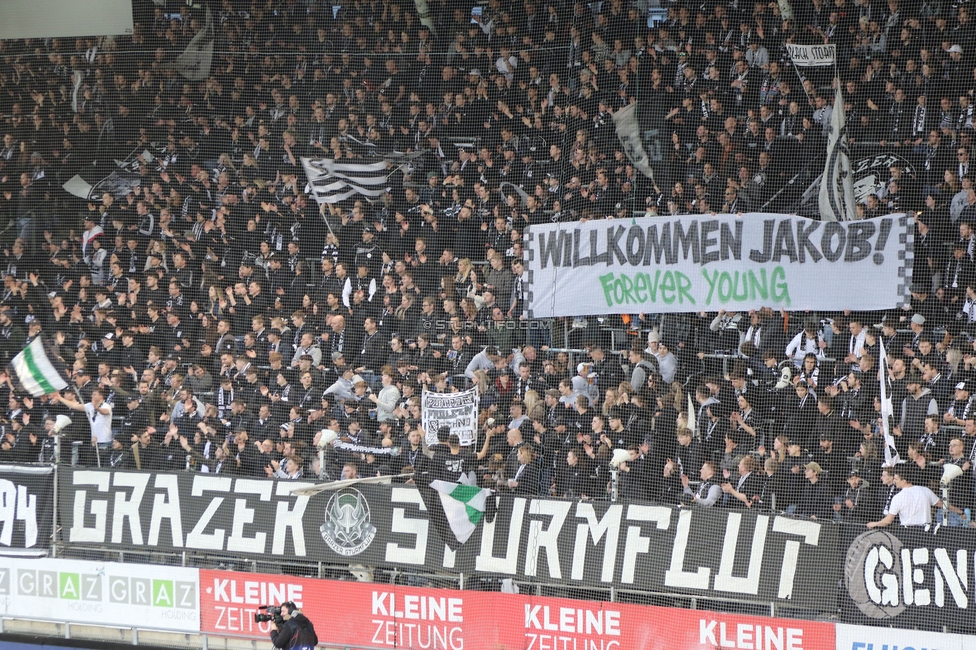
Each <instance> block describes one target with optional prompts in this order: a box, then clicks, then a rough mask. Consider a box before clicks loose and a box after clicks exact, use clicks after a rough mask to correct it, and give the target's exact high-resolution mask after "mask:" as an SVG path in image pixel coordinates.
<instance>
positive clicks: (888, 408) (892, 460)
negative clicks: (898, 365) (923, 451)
mask: <svg viewBox="0 0 976 650" xmlns="http://www.w3.org/2000/svg"><path fill="white" fill-rule="evenodd" d="M878 345H879V351H878V356H879V358H880V359H879V363H878V382H879V383H880V385H881V429H882V431H883V432H884V442H885V465H889V466H891V465H894V464H896V463H900V462H901V457H900V456H899V455H898V449H897V447H895V437H894V436H893V435H892V434H891V418H893V417H894V415H895V409H894V406H893V405H892V403H891V395H889V394H888V353H887V352H885V346H884V341H882V340H881V339H878Z"/></svg>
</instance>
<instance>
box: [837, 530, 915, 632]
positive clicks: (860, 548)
mask: <svg viewBox="0 0 976 650" xmlns="http://www.w3.org/2000/svg"><path fill="white" fill-rule="evenodd" d="M901 547H902V544H901V540H899V539H898V538H897V537H895V536H894V535H892V534H891V533H888V532H886V531H883V530H872V531H868V532H866V533H862V534H861V535H859V536H858V537H857V539H855V540H854V543H852V544H851V546H850V548H849V549H847V560H846V562H845V564H844V581H845V583H846V585H847V593H848V595H849V596H850V598H851V600H852V601H854V604H855V605H857V608H858V609H860V610H861V611H862V612H864V614H865V615H866V616H868V617H869V618H874V619H887V618H895V617H896V616H898V615H899V614H901V613H902V612H903V611H905V605H904V603H902V602H901V597H900V594H899V593H898V592H899V589H898V581H897V579H895V580H891V579H890V576H899V575H900V574H901ZM886 575H887V576H889V579H886V578H885V576H886Z"/></svg>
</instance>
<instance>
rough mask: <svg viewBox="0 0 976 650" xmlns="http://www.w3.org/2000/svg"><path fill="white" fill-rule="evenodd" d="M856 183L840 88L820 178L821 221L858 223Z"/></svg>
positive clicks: (835, 99)
mask: <svg viewBox="0 0 976 650" xmlns="http://www.w3.org/2000/svg"><path fill="white" fill-rule="evenodd" d="M856 219H857V209H856V207H855V202H854V180H853V177H852V176H851V157H850V150H849V149H848V148H847V127H846V126H845V119H844V98H843V97H841V94H840V86H838V87H837V92H836V94H835V95H834V109H833V112H832V114H831V117H830V128H829V134H828V137H827V162H826V163H824V173H823V176H822V177H821V178H820V220H821V221H855V220H856Z"/></svg>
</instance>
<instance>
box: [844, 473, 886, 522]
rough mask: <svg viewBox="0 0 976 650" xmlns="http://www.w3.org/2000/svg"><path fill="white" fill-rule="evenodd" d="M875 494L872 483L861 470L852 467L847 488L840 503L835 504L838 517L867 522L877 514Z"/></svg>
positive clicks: (850, 520) (845, 519) (849, 520)
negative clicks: (863, 475) (862, 474)
mask: <svg viewBox="0 0 976 650" xmlns="http://www.w3.org/2000/svg"><path fill="white" fill-rule="evenodd" d="M874 497H875V494H874V491H873V490H872V489H871V484H870V483H869V482H868V480H867V479H865V478H863V477H862V476H861V472H860V471H859V470H857V469H852V470H851V471H850V473H849V474H848V475H847V489H846V490H845V491H844V494H843V495H842V496H841V497H840V503H835V504H834V512H836V513H837V517H838V518H839V519H841V520H842V521H845V522H850V523H866V522H868V521H870V520H871V518H872V517H873V516H874V514H875V509H876V508H877V506H876V505H875V498H874Z"/></svg>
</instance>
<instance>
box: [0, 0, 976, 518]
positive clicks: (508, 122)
mask: <svg viewBox="0 0 976 650" xmlns="http://www.w3.org/2000/svg"><path fill="white" fill-rule="evenodd" d="M427 4H428V6H429V8H430V16H431V18H430V19H429V20H428V21H427V22H421V20H420V19H419V18H418V17H417V14H416V10H415V8H414V7H413V6H412V4H411V3H403V2H402V1H397V0H383V1H382V2H381V1H380V0H372V1H367V0H357V1H356V2H345V3H343V4H342V5H341V6H338V7H332V6H331V5H329V4H326V3H321V2H316V1H314V0H267V1H262V2H257V1H255V2H240V1H237V0H223V1H222V2H221V3H219V5H217V4H214V6H213V19H214V23H215V27H216V28H215V33H216V44H215V55H214V58H213V63H212V69H211V72H210V74H209V76H208V77H207V78H206V79H205V80H202V81H194V82H191V81H187V80H186V79H184V78H183V77H182V76H181V74H180V72H179V70H178V69H177V66H174V65H173V63H174V61H175V60H176V58H177V56H178V55H179V54H181V53H182V52H183V51H184V48H185V47H186V45H187V43H188V42H189V40H190V39H191V38H192V37H193V36H194V35H195V34H196V33H197V32H198V31H199V30H201V29H204V26H205V18H204V14H203V12H202V11H201V10H199V9H196V10H191V9H189V8H188V7H186V6H185V5H181V6H180V7H179V8H178V9H176V8H174V9H172V11H174V12H175V13H168V11H169V10H168V9H166V8H164V7H159V6H157V5H156V4H155V3H152V2H148V1H144V0H135V2H134V6H135V9H136V21H135V22H136V28H135V30H134V33H133V35H131V36H125V37H116V38H114V39H95V38H90V39H79V40H77V41H67V40H59V39H48V40H43V41H40V40H29V41H4V42H0V56H2V63H0V113H2V115H3V118H2V123H0V131H2V134H3V147H2V148H0V182H2V191H0V212H2V214H3V215H4V218H5V219H6V220H7V221H8V222H9V225H8V227H7V230H5V231H4V232H3V234H2V236H3V237H4V240H3V258H2V260H0V265H2V269H0V271H2V275H3V279H4V287H3V296H2V298H0V303H2V304H0V362H2V363H3V364H6V363H8V362H9V361H10V359H11V358H12V357H13V356H14V355H16V354H17V353H18V352H19V351H20V350H21V349H22V348H23V347H24V346H25V344H26V343H27V342H29V341H31V340H33V338H35V337H38V336H44V337H45V338H46V339H48V340H49V342H50V343H51V345H53V346H54V347H55V349H57V350H58V351H59V353H60V355H61V356H62V357H63V358H64V359H65V360H66V361H67V363H68V365H69V367H70V372H71V378H72V381H73V383H74V386H73V387H72V388H73V389H77V390H76V391H75V390H69V391H63V392H62V393H63V395H57V394H55V395H52V396H45V397H38V398H30V397H28V396H26V395H24V394H23V393H18V392H17V390H16V389H15V388H14V385H15V384H14V382H12V381H10V379H11V378H10V377H8V376H6V375H4V376H3V377H2V379H3V388H2V390H3V392H4V393H6V395H5V396H6V397H7V399H8V408H7V410H6V412H5V413H4V414H3V415H4V420H5V421H4V422H3V434H4V437H3V441H2V444H0V461H2V462H7V461H15V462H35V461H38V460H41V461H44V462H50V461H52V460H54V459H55V458H60V460H61V462H68V453H69V449H71V447H72V446H69V445H68V442H70V441H71V440H74V441H76V442H80V443H81V444H77V445H73V447H74V450H75V453H74V454H72V456H74V455H76V456H77V458H76V459H73V461H74V462H78V463H82V464H99V465H101V466H103V467H120V468H129V469H142V470H156V471H170V470H183V469H189V470H192V471H206V472H212V473H229V474H241V475H247V476H276V477H279V478H298V477H302V476H304V477H305V478H308V477H310V476H321V477H324V478H329V479H337V478H340V477H345V478H352V477H355V476H363V475H369V476H372V475H376V474H400V473H404V472H409V471H410V470H411V469H420V468H426V469H427V470H428V471H430V472H433V473H435V474H437V475H438V476H440V477H442V478H447V479H449V480H450V479H453V480H457V478H458V477H459V476H460V474H462V473H467V472H468V471H473V472H474V473H475V475H476V476H477V478H478V480H479V481H481V482H482V483H484V484H486V485H489V486H492V487H497V488H499V489H501V490H512V491H514V492H516V493H519V494H525V495H555V496H566V497H573V498H606V497H607V496H608V494H610V493H611V492H613V491H617V492H619V494H620V495H621V496H622V497H623V498H628V499H630V498H633V499H649V500H655V501H661V502H669V503H686V504H689V505H691V504H696V505H697V506H701V507H708V506H713V507H720V506H724V507H732V508H767V509H776V510H780V511H783V510H786V511H789V512H794V513H796V514H797V515H802V516H814V517H817V518H818V519H840V520H845V521H856V522H868V521H875V520H881V521H884V517H885V515H888V514H891V513H892V510H891V501H892V497H893V496H895V492H896V489H897V488H903V487H908V486H910V485H917V486H926V485H930V486H936V483H937V482H938V478H939V476H940V475H941V466H942V465H944V464H947V463H951V464H958V465H959V466H960V467H961V468H963V470H964V477H963V478H962V479H960V480H957V481H956V482H954V483H953V488H952V493H951V495H950V498H949V500H948V501H949V510H948V512H949V523H950V524H952V525H968V524H969V515H968V508H969V507H970V504H971V503H972V502H973V499H974V484H973V480H972V477H973V470H974V467H973V464H974V454H976V446H974V442H976V397H974V393H976V344H974V342H973V337H972V335H973V334H976V271H974V264H973V263H974V256H976V237H974V236H973V230H972V223H973V222H974V221H976V192H974V190H973V189H972V178H973V174H974V173H976V170H973V171H972V172H971V171H969V167H968V164H969V155H970V152H971V151H972V148H971V147H972V142H971V135H972V133H973V131H972V129H973V124H972V106H971V100H972V92H973V90H972V88H973V77H974V75H973V74H970V73H969V72H967V70H972V67H973V66H972V65H971V64H970V63H968V62H969V61H970V59H971V57H972V54H973V53H972V52H971V51H967V50H968V48H969V46H970V43H971V42H972V39H971V38H968V37H969V36H970V35H972V34H973V30H972V29H971V23H970V18H969V16H968V7H967V6H966V5H965V4H962V5H959V6H955V5H950V4H948V3H929V2H926V3H909V2H905V3H899V2H898V0H890V1H889V2H887V3H881V2H872V1H871V0H857V1H856V2H852V3H849V2H845V0H834V1H833V2H813V3H795V4H796V5H797V6H795V7H793V9H792V11H793V12H795V15H794V16H793V17H792V18H788V19H787V18H784V17H783V16H781V15H780V12H781V8H780V5H779V4H777V3H775V2H774V3H769V4H767V3H755V5H754V6H751V7H749V6H746V5H745V4H743V3H733V4H731V5H725V4H720V3H712V2H709V3H705V4H703V5H701V6H692V5H690V4H687V3H674V4H673V5H671V6H669V7H668V8H667V19H666V20H664V21H663V22H661V23H660V24H658V25H656V26H654V27H652V28H649V27H648V25H647V15H648V14H647V7H646V6H643V5H642V4H641V3H639V2H638V3H634V4H629V5H628V4H625V3H624V2H623V1H622V0H608V1H607V2H603V3H602V4H601V5H600V6H599V7H597V6H593V5H586V4H582V3H575V4H572V3H560V2H549V3H543V2H536V1H534V0H529V1H526V2H524V3H515V2H503V1H502V0H489V2H488V3H487V5H477V6H476V10H474V11H473V10H472V6H471V5H470V4H458V3H448V2H447V1H446V0H434V1H432V2H428V3H427ZM783 4H784V5H785V3H783ZM790 42H796V43H808V44H809V43H833V44H835V45H836V46H837V52H838V70H839V74H840V79H841V82H842V83H843V84H844V91H845V100H844V101H845V104H846V112H847V121H848V124H849V125H851V137H852V139H854V140H860V141H877V142H879V143H881V145H882V146H885V147H887V148H888V150H892V151H898V152H899V153H900V159H901V160H906V161H909V162H910V163H911V165H910V170H909V169H908V168H907V167H906V166H905V165H903V164H902V163H895V164H893V165H892V166H891V169H890V173H891V179H890V180H889V181H888V182H887V183H886V184H884V187H883V190H882V191H881V192H879V193H878V194H873V195H871V196H870V197H868V199H867V201H866V202H865V204H864V205H862V206H861V209H862V210H864V213H865V214H866V215H868V216H871V215H874V214H877V213H878V212H879V211H881V212H888V211H893V210H905V209H911V210H916V209H917V210H919V212H918V216H917V224H918V226H917V228H918V234H917V238H916V245H915V260H916V261H915V283H914V285H913V287H912V292H913V300H912V305H911V308H910V309H907V310H895V311H892V312H889V313H871V314H858V313H850V312H837V313H831V314H787V313H785V312H779V313H777V312H774V311H772V310H768V309H763V310H759V311H756V312H751V313H726V312H718V313H693V314H668V315H654V314H633V315H630V316H625V317H616V316H613V317H600V318H597V317H595V316H594V317H591V318H581V319H569V320H556V321H533V320H530V319H527V318H526V315H525V307H526V305H525V290H524V287H523V270H524V269H523V249H522V236H521V233H522V230H523V228H524V227H525V226H526V225H530V224H539V223H546V222H551V221H569V220H576V219H593V218H612V217H615V216H620V215H623V214H627V215H630V214H632V213H633V212H634V210H638V211H640V212H645V211H646V212H648V213H650V214H668V213H671V214H674V213H707V212H733V213H741V212H748V211H749V210H754V209H759V208H761V207H762V206H764V205H765V204H766V202H767V201H768V200H769V199H770V198H772V196H773V195H774V194H775V193H776V192H777V191H778V190H779V189H780V188H781V187H783V186H784V185H785V184H786V182H787V181H788V180H789V179H790V178H791V177H792V175H793V174H794V173H796V172H797V171H798V170H800V169H801V165H802V163H803V161H804V160H809V159H812V158H815V157H816V156H817V155H819V154H820V152H821V151H822V150H823V136H824V132H825V127H826V125H827V124H828V123H829V121H830V111H831V106H830V104H831V102H832V98H833V92H832V91H831V90H830V74H832V71H831V72H830V73H829V74H828V76H827V77H826V78H820V77H818V76H817V75H818V74H821V73H820V72H819V71H817V70H813V72H812V73H811V76H807V77H803V78H802V79H801V78H800V77H799V76H798V75H797V71H796V69H795V68H793V67H792V65H791V64H790V63H789V60H788V58H787V56H786V49H785V48H786V44H788V43H790ZM75 73H80V84H78V86H77V88H76V87H75V85H74V79H75V77H76V76H77V75H76V74H75ZM638 100H639V102H640V104H639V107H640V108H639V111H638V112H639V114H640V119H641V122H642V124H644V125H651V126H653V127H654V128H657V129H658V131H659V132H660V133H664V134H667V135H666V137H665V145H664V146H663V147H659V148H657V149H655V148H653V147H651V146H650V145H648V146H649V148H650V149H651V152H650V153H651V158H652V160H654V161H657V162H658V163H660V164H659V170H660V173H659V174H658V175H657V176H656V179H655V180H652V179H650V178H647V177H645V176H644V175H643V174H641V173H639V172H637V171H636V170H635V168H634V166H633V165H632V164H631V163H630V161H629V160H628V159H627V157H626V156H625V154H624V153H623V152H622V151H621V150H620V147H619V144H618V142H617V139H616V134H615V130H614V128H615V127H614V124H613V119H612V116H613V114H614V113H615V112H616V111H617V110H619V109H620V108H622V107H624V106H626V105H627V104H629V103H631V102H635V101H638ZM394 150H396V151H401V152H410V151H418V152H419V151H423V152H424V153H423V155H421V156H419V157H417V158H415V159H413V160H412V161H411V163H410V165H409V166H404V167H401V169H400V170H399V171H396V172H394V173H393V175H392V176H391V177H390V185H391V190H390V191H389V192H387V193H386V194H384V195H383V196H382V197H379V198H378V199H376V200H374V201H367V200H365V199H364V198H362V197H359V200H357V197H355V196H353V197H350V198H349V199H347V200H345V201H342V202H339V203H334V204H327V205H323V206H318V205H317V204H316V202H315V200H314V198H312V194H311V188H309V187H307V186H306V180H305V176H304V173H303V170H302V166H301V161H300V159H301V158H302V157H313V158H332V159H338V160H340V161H342V162H349V163H353V164H355V163H360V162H363V163H368V162H372V161H374V160H376V158H375V157H374V154H376V153H377V152H390V151H394ZM143 151H147V152H148V154H149V155H140V154H142V152H143ZM132 152H135V154H136V155H137V157H135V158H130V160H134V162H132V163H131V166H130V169H131V172H132V174H131V175H132V177H133V178H132V179H130V181H132V180H138V181H139V182H138V184H135V186H134V188H133V189H131V190H130V191H128V192H126V193H122V192H117V193H114V192H112V191H106V192H105V193H104V194H102V195H100V196H92V197H91V198H90V199H89V200H88V201H81V202H79V201H78V200H77V199H74V198H72V197H71V196H70V195H69V194H68V193H67V192H65V191H64V190H63V189H62V188H61V184H62V183H63V182H64V181H66V180H68V179H69V178H71V177H72V176H73V175H75V174H78V173H81V174H83V175H84V174H90V172H91V169H92V168H93V165H92V163H93V162H97V163H98V164H97V165H95V166H94V168H96V169H103V170H104V169H105V167H104V164H105V162H106V160H111V159H112V158H113V157H115V158H119V159H126V158H127V157H128V156H129V154H130V153H132ZM956 153H957V154H958V155H956ZM86 170H87V171H86ZM907 171H910V172H911V173H906V172H907ZM130 184H131V183H130ZM506 184H507V185H506ZM506 187H511V188H513V189H512V190H510V191H504V189H505V188H506ZM514 188H517V189H514ZM116 194H118V195H116ZM811 281H815V278H811ZM612 330H616V332H617V333H618V334H622V335H623V337H624V338H625V339H628V340H629V341H630V342H629V343H627V344H625V345H623V346H621V345H620V337H619V336H616V335H611V331H612ZM882 342H883V343H884V345H885V348H886V349H887V351H888V355H889V365H890V372H889V377H888V382H889V386H888V390H889V394H890V395H891V396H892V400H893V403H894V406H895V417H894V419H893V422H892V427H893V430H894V437H895V441H896V446H897V451H898V452H899V454H900V456H901V458H902V459H903V460H905V461H906V463H904V464H901V465H898V466H897V467H889V468H887V469H885V470H884V471H882V464H883V458H884V456H885V453H884V441H883V436H882V432H881V425H880V420H879V413H880V408H881V403H880V395H879V382H878V368H879V346H880V344H881V343H882ZM566 343H568V345H565V344H566ZM559 346H562V347H559ZM564 348H569V349H568V350H567V349H564ZM719 357H724V361H725V362H724V363H723V362H722V361H719V360H717V359H718V358H719ZM469 387H476V388H477V390H478V391H479V394H480V413H479V418H478V421H479V422H478V423H479V426H478V440H477V443H476V444H474V445H473V446H469V447H461V446H460V445H459V441H458V440H457V439H455V438H453V437H452V436H450V435H449V432H447V431H439V432H437V437H438V439H439V442H438V444H437V445H431V446H429V445H427V444H426V443H425V442H424V432H423V431H422V430H421V420H422V418H421V411H420V396H421V394H422V393H423V391H425V390H429V391H435V392H450V391H458V390H464V389H467V388H469ZM689 396H690V398H691V399H689ZM70 411H85V412H86V413H87V415H88V416H89V417H88V418H75V420H76V422H75V424H74V425H72V427H71V428H69V429H68V430H66V432H65V434H64V436H62V438H63V440H62V442H61V446H60V448H58V444H57V442H56V440H57V439H56V438H55V436H54V424H55V420H56V416H57V415H58V414H67V413H69V412H70ZM323 430H329V431H334V432H336V433H337V434H338V437H339V443H340V444H339V445H337V446H334V444H333V442H332V441H331V440H330V439H329V438H326V439H325V440H323V434H322V433H321V432H322V431H323ZM320 446H324V447H326V454H325V460H326V462H325V463H324V464H322V463H320V462H319V454H318V449H319V448H320ZM620 449H623V450H627V451H628V456H627V458H626V459H625V460H623V461H621V460H620V459H619V457H618V459H617V462H615V463H614V466H616V467H617V468H619V478H618V479H617V480H616V481H614V480H612V476H611V464H610V461H611V459H612V458H613V456H614V451H615V450H620ZM896 474H898V478H897V481H896V478H895V475H896Z"/></svg>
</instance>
